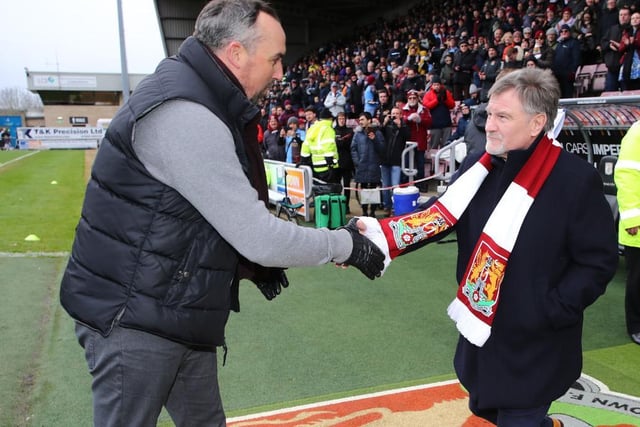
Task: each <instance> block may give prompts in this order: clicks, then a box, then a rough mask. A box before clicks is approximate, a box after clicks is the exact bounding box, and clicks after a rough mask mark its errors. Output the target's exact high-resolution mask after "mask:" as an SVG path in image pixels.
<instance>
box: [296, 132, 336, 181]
mask: <svg viewBox="0 0 640 427" xmlns="http://www.w3.org/2000/svg"><path fill="white" fill-rule="evenodd" d="M300 158H302V159H305V158H307V159H309V158H311V166H312V168H313V171H314V172H318V173H320V172H326V171H328V170H329V168H337V167H338V146H337V145H336V131H335V130H334V129H333V127H332V126H331V119H323V120H318V121H317V122H315V123H314V124H312V125H311V127H310V128H309V129H308V130H307V135H306V136H305V139H304V142H303V143H302V148H301V149H300ZM327 159H331V164H329V165H328V164H327ZM303 163H304V162H303Z"/></svg>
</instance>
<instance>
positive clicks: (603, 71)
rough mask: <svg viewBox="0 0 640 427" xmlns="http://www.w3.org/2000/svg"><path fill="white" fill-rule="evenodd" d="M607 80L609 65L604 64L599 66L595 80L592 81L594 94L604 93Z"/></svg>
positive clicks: (594, 74)
mask: <svg viewBox="0 0 640 427" xmlns="http://www.w3.org/2000/svg"><path fill="white" fill-rule="evenodd" d="M606 78H607V65H606V64H604V63H600V64H598V66H597V67H596V70H595V72H594V73H593V78H592V79H591V91H592V92H594V93H597V94H599V93H602V91H604V82H605V80H606Z"/></svg>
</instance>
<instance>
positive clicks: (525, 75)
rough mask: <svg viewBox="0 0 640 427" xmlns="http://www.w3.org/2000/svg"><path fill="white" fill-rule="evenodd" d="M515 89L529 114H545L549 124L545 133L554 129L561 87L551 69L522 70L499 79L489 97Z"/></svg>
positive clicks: (545, 128)
mask: <svg viewBox="0 0 640 427" xmlns="http://www.w3.org/2000/svg"><path fill="white" fill-rule="evenodd" d="M510 89H514V90H515V91H516V93H517V94H518V98H520V101H521V102H522V109H523V110H524V112H525V113H527V114H531V115H534V114H540V113H542V114H544V115H545V116H547V123H546V124H545V125H544V130H545V132H548V131H550V130H551V129H553V120H554V119H555V117H556V114H558V100H559V99H560V86H559V85H558V81H557V80H556V78H555V76H554V75H553V73H552V72H551V70H549V69H540V68H522V69H519V70H516V71H513V72H510V73H507V74H505V75H504V76H502V77H500V78H498V79H497V80H496V82H495V83H494V84H493V86H492V87H491V89H489V97H491V95H493V94H500V93H503V92H505V91H507V90H510Z"/></svg>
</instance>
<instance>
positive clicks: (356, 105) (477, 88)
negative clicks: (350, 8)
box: [262, 0, 640, 130]
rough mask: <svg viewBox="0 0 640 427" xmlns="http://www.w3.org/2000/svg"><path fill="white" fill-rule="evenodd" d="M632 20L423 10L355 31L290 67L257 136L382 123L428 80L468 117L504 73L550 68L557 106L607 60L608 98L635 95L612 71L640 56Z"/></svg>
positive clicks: (543, 1)
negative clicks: (319, 125) (309, 118)
mask: <svg viewBox="0 0 640 427" xmlns="http://www.w3.org/2000/svg"><path fill="white" fill-rule="evenodd" d="M635 11H640V0H628V1H621V2H620V1H619V2H616V0H569V1H566V0H559V1H551V0H526V1H522V0H519V1H518V0H489V1H486V2H478V1H468V0H447V1H445V2H444V3H442V2H439V1H428V0H424V1H422V2H420V3H418V4H417V5H415V6H414V7H412V8H411V9H410V10H409V11H408V13H407V14H406V15H404V16H399V17H395V18H393V19H390V20H386V19H382V18H380V19H378V20H377V21H376V22H374V23H372V24H369V25H366V26H363V27H358V28H354V32H353V36H351V37H347V38H342V39H341V40H339V41H334V42H331V43H329V44H327V45H326V46H324V47H322V48H320V49H318V50H317V51H315V52H314V53H313V54H309V55H308V56H305V57H303V58H301V59H300V60H298V61H297V62H295V63H294V64H290V65H288V66H287V67H286V71H285V76H284V78H283V81H281V82H275V83H274V85H273V87H272V88H271V90H270V91H269V94H268V95H267V96H266V97H265V99H264V100H263V101H262V107H263V115H264V122H263V125H264V126H263V127H264V128H265V129H266V128H267V126H269V124H268V121H269V117H270V116H272V115H275V116H276V118H277V119H278V122H279V127H280V128H284V129H285V130H286V129H287V122H288V119H289V118H291V117H297V118H298V119H300V120H301V123H303V122H304V119H305V115H306V111H308V110H315V112H316V113H317V112H319V111H320V110H321V109H323V108H329V109H330V110H331V111H332V113H333V115H334V116H336V115H337V114H338V113H339V112H343V111H344V112H345V113H346V115H347V117H348V118H349V119H357V118H358V117H359V116H360V114H361V113H362V112H363V111H364V112H368V113H370V114H371V116H372V117H373V119H374V121H377V122H379V123H383V122H384V119H385V117H386V116H387V115H389V114H390V111H391V108H392V107H393V106H402V105H404V104H405V103H406V102H407V94H408V93H409V91H411V90H413V91H417V92H418V98H419V99H423V96H424V94H425V93H426V92H427V91H428V89H429V88H430V87H431V84H432V82H433V81H434V78H435V80H436V81H438V80H439V81H440V82H441V83H442V85H443V86H444V88H445V89H446V90H448V91H449V92H451V94H452V95H453V98H454V100H455V101H456V108H457V109H460V108H461V105H462V104H464V105H467V106H471V107H472V106H473V105H477V104H479V103H481V102H485V101H486V100H487V93H488V90H489V88H490V87H491V85H492V84H493V82H494V81H495V78H496V76H497V75H498V73H499V72H500V71H501V70H502V69H504V68H519V67H541V68H550V69H551V70H552V71H553V73H554V75H555V76H556V78H557V79H558V81H559V83H560V86H561V90H562V97H564V98H571V97H573V96H574V93H575V92H574V79H575V73H576V70H577V69H578V67H579V66H581V65H585V64H596V63H601V62H606V60H607V58H608V56H611V55H612V54H613V56H614V57H615V58H614V61H613V62H612V65H611V67H610V68H609V71H610V73H609V74H611V76H609V77H610V78H609V79H608V80H611V81H608V87H607V90H619V89H625V88H635V87H634V84H635V83H640V79H639V80H637V82H632V81H629V74H628V72H626V74H624V75H623V70H622V67H620V64H622V63H624V61H625V59H624V58H625V56H633V54H634V52H635V51H636V50H640V45H636V46H634V44H633V40H634V38H635V39H636V40H640V38H639V37H634V36H637V34H635V28H634V27H633V26H632V25H630V22H629V21H630V18H631V15H632V14H633V13H634V12H635ZM625 14H628V16H627V18H626V22H624V18H623V15H625ZM616 28H617V31H618V32H617V33H616V34H615V37H612V32H611V31H612V29H616ZM624 37H627V38H626V45H628V47H629V48H628V49H627V51H628V52H629V54H628V55H625V53H624V52H623V50H624V49H623V48H624V47H625V46H621V45H620V44H618V45H617V46H616V47H613V48H612V47H611V45H610V40H614V39H615V38H618V40H620V39H623V38H624ZM623 42H624V40H623ZM616 43H618V41H616ZM636 44H637V43H636ZM616 61H617V63H615V62H616ZM629 61H630V60H629ZM607 65H609V63H607ZM616 68H617V69H616ZM614 74H615V75H614ZM618 77H619V78H618ZM454 125H455V124H454ZM301 126H302V125H301ZM272 127H273V126H272Z"/></svg>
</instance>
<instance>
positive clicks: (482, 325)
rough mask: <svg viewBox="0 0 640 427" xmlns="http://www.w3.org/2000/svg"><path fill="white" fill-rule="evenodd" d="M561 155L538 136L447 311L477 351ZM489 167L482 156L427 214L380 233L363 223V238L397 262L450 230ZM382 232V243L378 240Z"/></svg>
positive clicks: (396, 221) (392, 221)
mask: <svg viewBox="0 0 640 427" xmlns="http://www.w3.org/2000/svg"><path fill="white" fill-rule="evenodd" d="M560 151H561V147H560V144H559V143H558V142H557V141H552V140H551V139H549V138H548V137H547V136H546V135H545V136H543V137H542V139H541V140H540V142H539V143H538V145H537V147H536V148H535V149H534V151H533V153H532V154H531V157H530V158H529V159H528V160H527V162H526V163H525V165H524V166H523V167H522V169H521V170H520V172H518V175H517V176H516V177H515V179H514V181H513V182H512V183H511V184H510V185H509V187H508V188H507V191H506V192H505V193H504V195H503V196H502V198H501V199H500V201H499V202H498V204H497V206H496V207H495V209H494V210H493V212H492V213H491V216H490V217H489V219H488V220H487V223H486V224H485V226H484V229H483V230H482V234H481V235H480V238H479V239H478V241H477V243H476V246H475V249H474V251H473V253H472V256H471V258H470V260H469V263H468V264H467V268H466V271H465V273H464V276H463V278H462V281H461V282H460V285H459V287H458V293H457V296H456V298H455V299H454V300H453V302H452V303H451V304H450V305H449V308H448V309H447V313H448V314H449V317H451V319H452V320H453V321H454V322H455V323H456V326H457V328H458V331H460V333H461V334H462V335H463V336H464V337H465V338H467V339H468V340H469V341H470V342H471V343H473V344H475V345H477V346H478V347H482V346H483V345H484V343H485V342H486V341H487V339H488V338H489V336H490V335H491V325H492V323H493V319H494V317H495V313H496V310H497V309H498V303H499V297H500V287H501V285H502V280H503V278H504V274H505V271H506V268H507V262H508V261H509V255H510V254H511V250H512V249H513V246H514V245H515V242H516V239H517V238H518V234H519V232H520V227H521V226H522V223H523V221H524V219H525V217H526V216H527V212H528V211H529V208H530V207H531V205H532V204H533V202H534V200H535V198H536V196H537V195H538V192H539V191H540V188H541V187H542V185H543V184H544V182H545V180H546V179H547V177H548V176H549V173H551V170H552V169H553V167H554V165H555V163H556V160H557V159H558V156H559V155H560ZM492 168H493V165H492V164H491V156H490V155H489V154H487V153H485V154H484V155H483V156H482V157H481V158H480V159H479V160H478V162H476V163H475V164H474V165H473V166H471V167H470V168H469V169H468V170H467V171H466V172H465V173H463V174H462V175H460V177H459V178H458V179H457V180H455V181H454V182H453V183H452V184H451V185H450V186H449V188H448V189H447V191H446V192H445V193H444V194H443V195H442V196H440V197H439V198H438V200H437V201H436V202H435V203H434V204H433V205H431V206H430V207H429V208H428V209H426V210H424V211H420V212H416V213H412V214H408V215H402V216H397V217H393V218H387V219H383V220H380V221H379V224H380V228H378V226H377V222H375V223H374V222H372V221H369V219H366V220H365V224H366V225H367V233H366V234H365V235H367V236H371V237H377V238H376V239H375V240H374V241H376V243H378V244H379V245H380V242H381V241H382V242H383V244H382V246H384V242H386V245H388V248H385V247H383V248H382V249H383V252H386V253H387V254H388V255H389V257H390V258H391V259H393V258H395V257H396V256H398V255H400V254H401V253H402V252H403V251H404V250H405V249H407V248H408V247H409V246H411V245H413V244H415V243H418V242H420V241H422V240H425V239H429V238H431V237H433V236H435V235H437V234H439V233H441V232H443V231H445V230H447V229H449V228H451V227H453V226H454V225H455V224H456V222H457V221H458V219H459V218H460V216H461V215H462V214H463V212H464V211H465V209H466V208H467V206H468V205H469V203H470V202H471V200H472V199H473V197H474V196H475V194H476V192H477V191H478V189H479V188H480V185H481V184H482V182H483V181H484V179H485V178H486V177H487V175H488V174H489V172H490V171H491V169H492ZM361 219H364V218H361ZM380 233H382V234H383V235H384V239H381V238H380V237H381V236H380ZM376 234H377V236H376ZM386 249H388V250H386Z"/></svg>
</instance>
